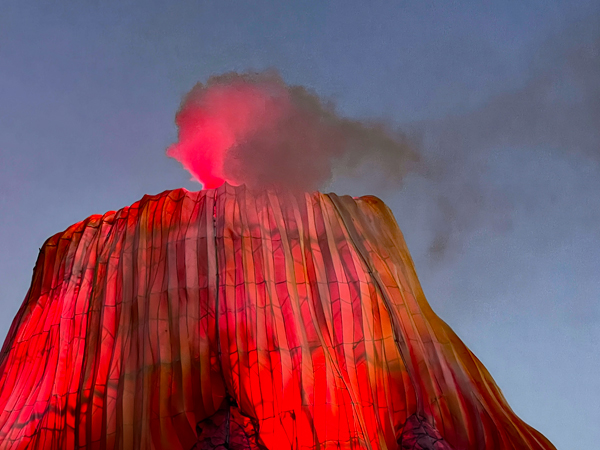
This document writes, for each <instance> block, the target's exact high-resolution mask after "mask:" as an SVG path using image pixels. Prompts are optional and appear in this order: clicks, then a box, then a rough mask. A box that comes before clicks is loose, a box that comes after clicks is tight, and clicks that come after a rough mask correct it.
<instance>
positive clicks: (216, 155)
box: [167, 71, 419, 191]
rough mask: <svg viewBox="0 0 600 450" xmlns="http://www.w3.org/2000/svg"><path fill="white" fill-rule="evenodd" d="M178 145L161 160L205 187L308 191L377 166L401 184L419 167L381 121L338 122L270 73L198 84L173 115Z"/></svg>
mask: <svg viewBox="0 0 600 450" xmlns="http://www.w3.org/2000/svg"><path fill="white" fill-rule="evenodd" d="M176 123H177V125H178V127H179V140H178V142H177V143H175V144H173V145H172V146H171V147H169V149H167V155H168V156H172V157H174V158H176V159H177V160H179V161H180V162H181V163H182V164H183V165H184V167H185V168H186V169H188V170H189V171H190V172H191V173H192V175H193V177H194V178H195V179H196V180H198V181H199V182H201V183H203V184H204V186H205V187H214V186H218V185H219V184H220V183H222V182H223V181H227V182H229V183H231V184H235V185H238V184H245V185H247V186H249V187H251V188H264V187H266V186H270V187H273V186H274V187H278V188H285V189H288V190H295V191H297V190H299V191H310V190H316V189H319V188H320V187H322V186H323V185H324V184H325V183H326V182H327V181H329V179H330V178H331V176H332V168H333V167H334V166H335V167H336V168H340V169H342V170H347V171H351V170H353V169H355V168H356V167H358V166H360V165H361V164H362V162H363V161H365V160H370V161H375V162H377V163H378V165H379V167H380V168H381V170H382V171H383V172H384V173H386V174H387V176H389V177H393V178H394V179H396V180H401V179H402V178H403V176H404V175H405V174H406V173H407V172H408V171H410V170H411V167H412V166H413V165H415V164H416V163H417V162H418V161H419V154H418V152H417V151H416V148H417V147H416V146H414V145H412V144H411V143H410V141H409V139H408V137H407V136H406V135H405V134H403V133H401V132H400V131H398V130H396V129H394V128H393V127H390V126H388V125H387V124H385V123H383V122H381V121H359V120H353V119H350V118H346V117H342V116H340V115H339V114H338V113H337V111H336V109H335V106H334V105H333V103H331V102H326V101H323V100H322V99H321V98H320V97H319V96H318V95H317V94H316V93H314V92H311V91H309V90H308V89H306V88H304V87H302V86H291V85H287V84H286V83H285V82H284V80H283V79H282V78H281V76H280V75H279V74H278V73H277V72H276V71H266V72H258V73H256V72H247V73H227V74H224V75H219V76H213V77H211V78H209V79H208V80H207V82H206V83H205V84H202V83H199V84H197V85H196V86H195V87H194V88H193V89H192V90H191V91H190V92H189V93H188V94H187V96H186V97H185V99H184V101H183V103H182V105H181V108H180V110H179V112H178V113H177V116H176Z"/></svg>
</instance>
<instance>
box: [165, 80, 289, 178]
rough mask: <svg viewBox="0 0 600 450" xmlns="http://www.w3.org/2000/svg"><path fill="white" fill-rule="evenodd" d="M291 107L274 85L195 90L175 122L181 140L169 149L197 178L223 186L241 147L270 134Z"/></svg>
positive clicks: (257, 84) (247, 84) (233, 85)
mask: <svg viewBox="0 0 600 450" xmlns="http://www.w3.org/2000/svg"><path fill="white" fill-rule="evenodd" d="M290 107H291V102H290V97H289V94H288V92H287V91H286V90H285V89H284V88H283V87H281V86H278V85H275V84H273V83H270V84H268V83H263V84H260V83H256V84H249V83H243V82H233V83H230V84H223V85H215V86H210V87H206V88H205V87H198V88H194V89H192V91H191V92H190V93H189V94H188V96H187V97H186V99H185V100H184V102H183V104H182V107H181V109H180V110H179V112H178V113H177V115H176V117H175V123H176V124H177V127H178V128H179V140H178V142H176V143H175V144H173V145H172V146H170V147H169V148H168V149H167V156H170V157H172V158H175V159H176V160H178V161H179V162H181V164H182V165H183V166H184V167H185V169H187V170H188V171H189V172H190V173H191V174H192V177H193V179H195V180H196V181H198V182H200V183H202V185H203V186H204V188H207V189H211V188H216V187H219V186H220V185H222V184H223V183H224V182H225V181H227V182H228V183H229V184H232V185H239V184H241V182H240V180H236V179H235V178H233V177H232V176H231V175H228V174H226V171H225V170H224V164H225V161H226V159H227V157H228V156H230V155H229V153H230V152H231V151H232V149H234V148H235V147H236V146H237V145H238V144H241V143H244V142H246V141H247V140H249V139H251V137H252V136H254V135H256V134H260V133H265V132H266V131H267V130H272V129H273V127H274V126H276V124H277V123H278V121H279V120H280V118H281V117H282V116H284V115H285V112H286V111H289V110H290Z"/></svg>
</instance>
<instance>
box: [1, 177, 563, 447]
mask: <svg viewBox="0 0 600 450" xmlns="http://www.w3.org/2000/svg"><path fill="white" fill-rule="evenodd" d="M0 389H1V390H0V411H1V413H0V449H57V450H58V449H74V448H80V449H98V450H108V449H125V450H128V449H181V450H191V449H226V448H228V449H269V450H279V449H290V450H292V449H294V450H295V449H298V450H300V449H321V450H326V449H371V450H376V449H437V450H441V449H450V448H453V449H455V450H462V449H473V450H475V449H519V450H520V449H553V448H554V447H553V446H552V444H550V443H549V442H548V440H547V439H545V438H544V437H543V436H542V435H541V434H540V433H539V432H537V431H535V430H534V429H532V428H531V427H529V426H528V425H526V424H525V423H524V422H522V421H521V420H520V419H519V418H518V417H517V416H516V415H515V414H514V413H513V412H512V410H511V409H510V408H509V406H508V405H507V403H506V400H505V399H504V397H503V396H502V394H501V392H500V390H499V389H498V387H497V386H496V384H495V383H494V381H493V380H492V378H491V376H490V375H489V373H488V372H487V371H486V369H485V368H484V367H483V365H482V364H481V363H480V362H479V360H478V359H477V358H476V357H475V356H474V355H473V354H472V353H471V352H470V351H469V349H468V348H467V347H466V346H465V345H464V344H463V343H462V342H461V341H460V339H459V338H458V337H457V336H456V335H455V334H454V332H453V331H452V330H451V329H450V327H448V325H446V324H445V323H444V322H443V321H442V320H440V319H439V318H438V317H437V316H436V315H435V314H434V312H433V311H432V310H431V308H430V306H429V304H428V303H427V301H426V299H425V297H424V295H423V292H422V290H421V287H420V285H419V282H418V280H417V276H416V274H415V270H414V266H413V263H412V260H411V258H410V255H409V253H408V250H407V248H406V245H405V243H404V240H403V238H402V235H401V233H400V230H399V229H398V226H397V225H396V222H395V220H394V218H393V216H392V214H391V212H390V210H389V209H388V208H387V207H386V206H385V205H384V204H383V203H382V202H381V201H380V200H378V199H376V198H374V197H363V198H359V199H353V198H350V197H338V196H336V195H334V194H329V195H325V194H321V193H314V194H304V195H292V194H287V193H276V192H273V191H263V192H260V193H252V192H250V191H249V190H247V189H246V188H244V187H243V186H239V187H232V186H230V185H227V184H225V185H223V186H221V187H219V188H217V189H209V190H203V191H200V192H188V191H186V190H184V189H179V190H175V191H169V192H164V193H162V194H159V195H156V196H145V197H144V198H143V199H142V200H141V201H139V202H137V203H135V204H133V205H132V206H131V207H127V208H124V209H122V210H120V211H117V212H109V213H106V214H104V215H103V216H92V217H90V218H88V219H86V220H84V221H82V222H80V223H77V224H75V225H73V226H71V227H69V228H68V229H67V230H66V231H64V232H63V233H59V234H57V235H55V236H53V237H52V238H50V239H49V240H48V241H47V242H46V243H45V244H44V246H43V248H42V249H41V252H40V256H39V258H38V261H37V264H36V267H35V270H34V275H33V281H32V284H31V288H30V290H29V293H28V295H27V297H26V299H25V302H24V303H23V306H22V307H21V309H20V310H19V313H18V314H17V317H16V318H15V320H14V322H13V325H12V327H11V330H10V332H9V334H8V337H7V339H6V342H5V344H4V347H3V350H2V354H1V358H0Z"/></svg>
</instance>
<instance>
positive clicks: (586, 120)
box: [411, 16, 600, 259]
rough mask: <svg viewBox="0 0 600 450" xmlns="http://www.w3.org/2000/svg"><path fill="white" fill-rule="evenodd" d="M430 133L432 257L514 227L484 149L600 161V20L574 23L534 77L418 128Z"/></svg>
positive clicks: (551, 43)
mask: <svg viewBox="0 0 600 450" xmlns="http://www.w3.org/2000/svg"><path fill="white" fill-rule="evenodd" d="M411 126H412V127H414V128H415V129H417V130H419V132H420V133H421V134H422V135H423V136H424V147H425V150H426V154H427V158H423V159H422V160H423V161H426V162H427V166H426V167H425V170H424V171H423V173H425V174H426V176H427V178H428V180H429V181H430V182H431V185H432V186H431V187H432V191H431V192H434V193H435V194H434V196H435V197H436V198H435V199H433V200H434V201H435V203H436V204H437V217H438V220H436V221H435V223H433V224H432V226H433V227H435V238H434V239H433V242H432V244H431V247H430V256H431V257H432V258H433V259H440V258H442V257H443V256H444V255H445V254H446V252H448V251H449V250H450V251H451V250H455V249H458V248H460V245H461V240H462V239H463V237H464V234H465V232H466V231H470V230H471V229H472V228H474V227H477V226H478V224H481V223H482V222H483V221H486V222H487V223H493V224H496V225H495V226H497V227H499V228H500V229H505V228H507V227H510V209H511V204H510V202H509V201H507V199H506V198H504V197H503V196H502V195H501V194H500V193H499V192H498V191H494V189H490V187H489V183H487V182H486V181H485V169H486V168H485V163H484V162H482V161H481V160H480V159H479V157H480V155H481V154H482V153H484V152H485V151H498V152H501V151H503V149H506V148H519V149H522V151H528V150H531V149H543V150H544V151H548V152H568V153H574V154H577V155H579V156H581V157H584V158H589V160H590V163H591V164H598V163H599V162H600V19H599V17H598V16H594V17H591V18H588V19H586V20H584V21H580V22H578V23H575V24H572V25H570V26H569V27H567V28H565V29H563V30H561V31H560V32H557V33H556V34H555V35H553V36H552V37H551V38H549V39H548V40H547V41H546V42H545V43H544V45H542V47H541V48H539V49H538V51H537V52H536V53H535V56H534V58H533V60H532V61H531V63H530V66H529V76H528V78H527V81H526V82H525V83H524V84H523V85H522V86H520V87H518V88H516V89H513V90H510V91H506V92H503V93H500V94H498V95H496V96H494V97H492V98H490V99H489V100H488V101H487V102H485V103H484V104H482V105H481V106H479V107H477V108H475V109H473V110H471V111H468V112H466V113H464V114H460V115H452V116H447V117H444V118H441V119H438V120H431V121H423V122H420V123H415V124H412V125H411Z"/></svg>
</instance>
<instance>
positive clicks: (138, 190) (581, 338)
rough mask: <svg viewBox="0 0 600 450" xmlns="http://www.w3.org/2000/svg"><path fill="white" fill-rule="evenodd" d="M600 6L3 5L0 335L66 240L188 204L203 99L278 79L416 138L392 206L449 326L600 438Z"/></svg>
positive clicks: (590, 440)
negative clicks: (114, 216)
mask: <svg viewBox="0 0 600 450" xmlns="http://www.w3.org/2000/svg"><path fill="white" fill-rule="evenodd" d="M599 51H600V2H598V0H595V1H592V0H570V1H566V0H563V1H558V0H556V1H553V0H544V1H541V0H539V1H519V2H517V1H509V0H505V1H490V2H479V1H466V0H465V1H461V2H458V1H422V0H421V1H416V0H414V1H396V2H366V1H360V2H353V1H343V2H342V1H339V2H334V1H323V2H321V1H319V2H317V1H294V2H292V1H290V2H275V1H256V0H255V1H219V2H202V1H171V2H159V1H150V0H146V1H144V2H140V1H123V0H122V1H118V2H111V1H102V2H99V1H89V2H75V1H66V0H62V1H48V2H41V1H40V2H31V1H27V0H18V1H16V0H3V1H2V2H0V334H1V335H3V336H4V335H5V334H6V332H7V331H8V327H9V326H10V323H11V320H12V318H13V317H14V315H15V313H16V311H17V309H18V307H19V305H20V304H21V302H22V301H23V298H24V296H25V294H26V291H27V288H28V286H29V283H30V278H31V273H32V268H33V265H34V263H35V260H36V257H37V253H38V249H39V247H41V245H42V243H43V242H44V241H45V239H46V238H47V237H49V236H50V235H52V234H54V233H56V232H59V231H62V230H63V229H65V228H66V227H67V226H69V225H70V224H72V223H74V222H77V221H80V220H82V219H83V218H84V217H87V216H88V215H90V214H94V213H103V212H105V211H107V210H112V209H118V208H121V207H123V206H125V205H129V204H131V203H133V202H134V201H136V200H138V199H139V198H141V197H142V196H143V195H144V194H147V193H148V194H155V193H158V192H161V191H163V190H166V189H173V188H177V187H181V186H183V187H186V188H188V189H190V190H197V189H198V187H199V186H198V185H197V184H195V183H193V182H191V181H190V180H189V174H188V173H187V172H185V171H184V170H183V169H181V168H180V167H179V164H178V163H177V162H176V161H174V160H172V159H168V158H166V157H165V155H164V151H165V149H166V147H167V146H168V145H169V144H171V143H172V142H174V141H175V140H176V131H177V130H176V128H175V125H174V121H173V119H174V114H175V112H176V110H177V108H178V107H179V103H180V101H181V98H182V96H183V95H184V94H185V93H186V92H187V91H189V90H190V89H191V87H192V86H193V85H194V84H195V83H196V82H197V81H205V80H206V79H207V78H208V77H209V76H211V75H215V74H220V73H224V72H228V71H247V70H264V69H268V68H274V69H277V70H278V71H279V72H280V74H281V76H282V77H283V78H284V80H285V81H286V82H287V83H288V84H300V85H303V86H306V87H307V88H309V89H311V90H313V91H315V92H316V93H318V94H319V95H320V96H322V97H323V98H326V99H328V100H331V101H333V102H335V103H336V105H337V108H338V111H339V112H340V114H343V115H346V116H348V117H352V118H357V119H369V118H375V119H378V120H384V121H386V122H388V123H390V124H392V125H394V126H397V127H400V128H401V129H403V130H406V131H408V132H410V133H412V135H414V136H416V137H417V141H418V142H419V143H420V147H419V149H420V151H421V152H422V154H423V157H424V160H425V161H427V164H426V165H425V167H426V171H425V173H423V172H420V173H413V174H411V175H409V176H408V177H406V178H405V179H404V180H403V182H402V183H398V182H397V181H396V180H394V179H385V178H384V177H383V175H382V174H379V173H378V172H377V168H376V167H375V166H373V167H370V166H368V165H367V166H365V167H363V168H361V169H360V170H358V171H357V172H356V173H352V174H347V173H338V174H337V175H336V176H335V177H334V179H333V180H332V181H331V183H330V184H329V185H328V186H327V187H326V190H333V191H335V192H338V193H340V194H343V193H348V194H352V195H363V194H376V195H379V196H380V197H381V198H383V199H384V200H385V201H386V202H387V203H388V204H389V205H390V206H391V207H392V209H393V211H394V213H395V215H396V218H397V220H398V222H399V224H400V226H401V228H402V230H403V232H404V234H405V237H406V240H407V242H408V245H409V248H410V249H411V252H412V255H413V258H414V260H415V263H416V266H417V272H418V274H419V276H420V279H421V282H422V284H423V287H424V290H425V293H426V295H427V296H428V299H429V301H430V303H431V304H432V306H433V308H434V310H435V311H436V312H437V313H438V314H439V315H440V316H441V317H442V318H443V319H444V320H446V321H447V322H448V323H449V324H450V325H451V326H452V327H453V328H454V330H455V331H456V332H457V333H458V335H459V336H460V337H461V338H462V339H463V340H464V341H465V342H466V343H467V345H468V346H469V347H470V348H471V349H472V350H473V351H474V353H475V354H476V355H477V356H478V357H479V358H480V359H481V360H482V361H483V363H484V364H485V365H486V367H487V368H488V369H489V370H490V372H491V374H492V375H493V376H494V378H495V379H496V381H497V383H498V385H499V386H500V388H501V389H502V390H503V392H504V394H505V396H506V397H507V399H508V401H509V403H510V404H511V406H512V407H513V409H514V410H515V411H516V412H517V413H518V414H519V415H520V416H521V417H522V418H523V419H524V420H526V421H527V422H528V423H529V424H531V425H533V426H534V427H535V428H537V429H539V430H540V431H541V432H543V433H544V434H545V435H546V436H547V437H548V438H549V439H550V440H551V441H552V442H553V443H554V444H555V445H556V447H557V448H558V449H560V450H569V449H573V450H574V449H579V448H595V447H596V446H597V443H598V442H600V427H599V426H598V424H600V377H599V376H598V374H599V373H600V358H599V356H600V276H599V275H600V273H599V272H600V137H599V133H600V132H599V130H600V56H599Z"/></svg>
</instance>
